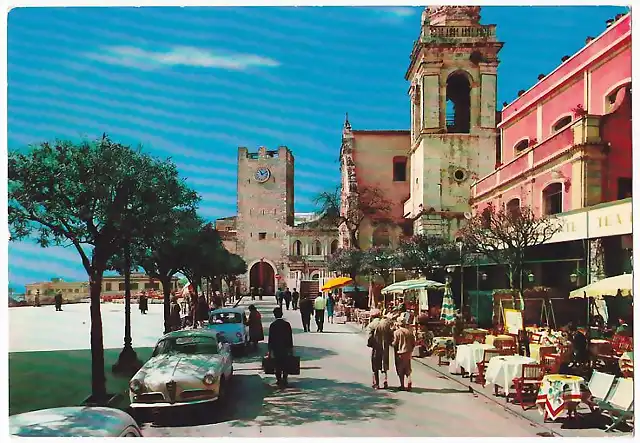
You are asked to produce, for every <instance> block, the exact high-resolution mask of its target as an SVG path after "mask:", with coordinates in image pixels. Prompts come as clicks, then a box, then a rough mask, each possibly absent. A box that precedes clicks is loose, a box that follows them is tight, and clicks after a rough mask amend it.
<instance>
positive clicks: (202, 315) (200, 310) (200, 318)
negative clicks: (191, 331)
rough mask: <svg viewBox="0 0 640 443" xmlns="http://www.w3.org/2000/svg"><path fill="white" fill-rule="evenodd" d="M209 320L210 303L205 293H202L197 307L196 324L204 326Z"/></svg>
mask: <svg viewBox="0 0 640 443" xmlns="http://www.w3.org/2000/svg"><path fill="white" fill-rule="evenodd" d="M207 320H209V304H208V303H207V299H206V298H205V297H204V295H200V297H198V305H197V307H196V323H195V324H194V327H195V325H199V326H201V327H204V324H205V322H206V321H207Z"/></svg>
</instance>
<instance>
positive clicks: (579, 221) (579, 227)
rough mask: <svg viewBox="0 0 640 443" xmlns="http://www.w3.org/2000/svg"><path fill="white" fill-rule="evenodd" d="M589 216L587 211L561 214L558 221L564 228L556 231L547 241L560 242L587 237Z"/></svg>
mask: <svg viewBox="0 0 640 443" xmlns="http://www.w3.org/2000/svg"><path fill="white" fill-rule="evenodd" d="M587 217H588V215H587V212H580V213H578V214H570V215H565V216H559V217H558V221H559V222H560V223H561V224H562V229H561V230H560V231H558V232H556V234H555V235H554V236H553V237H552V238H551V240H549V241H548V242H547V243H560V242H565V241H574V240H580V239H583V238H586V237H587Z"/></svg>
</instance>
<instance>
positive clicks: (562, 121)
mask: <svg viewBox="0 0 640 443" xmlns="http://www.w3.org/2000/svg"><path fill="white" fill-rule="evenodd" d="M569 124H571V116H570V115H567V116H566V117H562V118H561V119H560V120H558V121H557V122H555V123H554V124H553V132H558V131H560V130H562V129H563V128H565V127H566V126H567V125H569Z"/></svg>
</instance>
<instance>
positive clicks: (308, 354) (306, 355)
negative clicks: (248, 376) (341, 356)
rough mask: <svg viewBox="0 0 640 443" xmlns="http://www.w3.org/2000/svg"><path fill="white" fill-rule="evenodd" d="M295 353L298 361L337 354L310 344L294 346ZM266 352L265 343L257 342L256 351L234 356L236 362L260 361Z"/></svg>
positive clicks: (319, 358) (318, 358)
mask: <svg viewBox="0 0 640 443" xmlns="http://www.w3.org/2000/svg"><path fill="white" fill-rule="evenodd" d="M294 353H295V355H297V356H299V357H300V361H301V362H304V361H311V360H321V359H323V358H325V357H330V356H333V355H337V353H336V352H334V351H331V350H329V349H323V348H315V347H311V346H296V347H295V348H294ZM266 354H267V344H266V343H258V350H257V351H254V350H252V351H250V353H249V355H245V356H242V357H237V358H234V362H237V363H239V364H240V363H262V357H264V356H265V355H266Z"/></svg>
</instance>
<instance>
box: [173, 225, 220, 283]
mask: <svg viewBox="0 0 640 443" xmlns="http://www.w3.org/2000/svg"><path fill="white" fill-rule="evenodd" d="M184 245H185V246H186V247H187V248H188V251H189V254H187V255H186V257H185V260H184V262H183V266H182V267H181V268H180V272H182V273H183V274H184V275H185V276H186V277H187V278H188V279H189V281H190V282H191V283H192V284H193V287H194V290H195V291H196V294H197V291H198V287H202V286H201V285H202V279H203V278H205V277H206V276H215V275H217V274H216V272H217V271H216V269H215V267H216V265H217V264H218V263H219V262H220V254H221V253H222V252H221V251H222V250H224V246H223V244H222V239H221V238H220V234H219V233H218V231H217V230H216V229H215V228H214V226H213V224H212V223H208V224H206V225H204V226H203V227H202V228H201V229H200V230H199V232H197V233H194V234H193V235H190V236H189V237H188V238H187V239H186V241H185V243H184Z"/></svg>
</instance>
